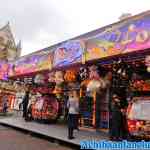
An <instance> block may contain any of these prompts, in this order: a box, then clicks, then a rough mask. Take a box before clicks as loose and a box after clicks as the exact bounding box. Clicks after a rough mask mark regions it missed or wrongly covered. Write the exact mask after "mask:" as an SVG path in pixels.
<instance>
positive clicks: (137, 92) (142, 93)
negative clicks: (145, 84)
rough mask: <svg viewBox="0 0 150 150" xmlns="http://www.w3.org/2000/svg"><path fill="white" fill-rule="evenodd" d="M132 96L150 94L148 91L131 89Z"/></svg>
mask: <svg viewBox="0 0 150 150" xmlns="http://www.w3.org/2000/svg"><path fill="white" fill-rule="evenodd" d="M131 93H132V96H133V97H141V96H150V91H131Z"/></svg>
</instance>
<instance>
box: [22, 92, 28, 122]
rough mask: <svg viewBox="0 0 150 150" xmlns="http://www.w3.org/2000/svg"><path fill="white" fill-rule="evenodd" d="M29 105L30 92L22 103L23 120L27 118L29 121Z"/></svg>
mask: <svg viewBox="0 0 150 150" xmlns="http://www.w3.org/2000/svg"><path fill="white" fill-rule="evenodd" d="M28 103H29V90H28V91H26V94H25V96H24V99H23V101H22V105H23V118H25V120H27V117H28Z"/></svg>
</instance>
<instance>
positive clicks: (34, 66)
mask: <svg viewBox="0 0 150 150" xmlns="http://www.w3.org/2000/svg"><path fill="white" fill-rule="evenodd" d="M52 55H53V53H51V52H49V53H48V52H44V51H42V52H37V53H35V54H32V55H30V56H25V57H22V58H20V59H19V60H17V61H16V62H15V64H14V68H13V70H14V73H13V75H21V74H28V73H33V72H37V71H41V70H49V69H51V67H52Z"/></svg>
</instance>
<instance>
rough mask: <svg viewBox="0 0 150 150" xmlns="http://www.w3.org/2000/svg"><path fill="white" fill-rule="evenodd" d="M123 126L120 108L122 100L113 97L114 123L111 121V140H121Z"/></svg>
mask: <svg viewBox="0 0 150 150" xmlns="http://www.w3.org/2000/svg"><path fill="white" fill-rule="evenodd" d="M121 126H122V112H121V106H120V98H119V97H118V96H117V95H113V99H112V121H111V133H110V134H111V135H110V137H111V140H120V138H121Z"/></svg>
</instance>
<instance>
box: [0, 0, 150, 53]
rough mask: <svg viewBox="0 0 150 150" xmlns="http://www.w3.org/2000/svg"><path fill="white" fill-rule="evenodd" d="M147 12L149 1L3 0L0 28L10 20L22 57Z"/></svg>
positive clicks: (149, 7) (149, 5) (149, 6)
mask: <svg viewBox="0 0 150 150" xmlns="http://www.w3.org/2000/svg"><path fill="white" fill-rule="evenodd" d="M149 9H150V0H5V1H1V5H0V12H1V15H0V25H1V26H2V25H4V24H5V23H6V22H7V21H10V25H11V27H12V31H13V33H14V35H15V39H16V41H18V40H19V39H20V40H22V48H23V50H22V55H25V54H28V53H31V52H34V51H36V50H40V49H42V48H45V47H47V46H50V45H52V44H56V43H57V42H60V41H63V40H67V39H69V38H72V37H74V36H77V35H80V34H82V33H86V32H89V31H91V30H94V29H97V28H100V27H102V26H104V25H107V24H110V23H113V22H116V21H118V18H119V16H120V15H121V14H122V13H132V15H135V14H138V13H140V12H142V11H146V10H149Z"/></svg>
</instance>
